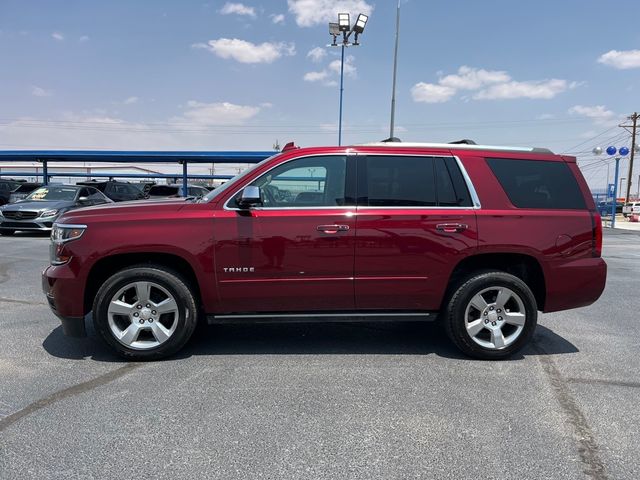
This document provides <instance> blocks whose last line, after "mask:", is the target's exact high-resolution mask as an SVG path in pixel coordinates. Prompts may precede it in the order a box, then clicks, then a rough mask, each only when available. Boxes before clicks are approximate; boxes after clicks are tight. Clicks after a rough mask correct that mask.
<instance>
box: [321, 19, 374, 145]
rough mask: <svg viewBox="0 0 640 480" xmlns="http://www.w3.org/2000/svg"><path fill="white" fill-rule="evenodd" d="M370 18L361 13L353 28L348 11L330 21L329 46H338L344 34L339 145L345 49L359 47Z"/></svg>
mask: <svg viewBox="0 0 640 480" xmlns="http://www.w3.org/2000/svg"><path fill="white" fill-rule="evenodd" d="M368 20H369V16H368V15H364V14H363V13H361V14H360V15H358V18H357V19H356V22H355V23H354V24H353V28H351V20H350V15H349V14H348V13H339V14H338V23H333V22H330V23H329V35H331V36H332V37H333V43H331V45H328V46H329V47H337V46H338V44H337V38H338V35H340V34H342V42H341V43H340V49H341V52H340V105H339V113H338V146H340V145H342V100H343V94H344V49H345V48H346V47H349V46H354V47H357V46H358V45H360V43H358V35H361V34H362V32H364V27H365V25H366V24H367V21H368ZM353 33H355V38H354V40H353V43H351V42H350V41H349V37H351V34H353Z"/></svg>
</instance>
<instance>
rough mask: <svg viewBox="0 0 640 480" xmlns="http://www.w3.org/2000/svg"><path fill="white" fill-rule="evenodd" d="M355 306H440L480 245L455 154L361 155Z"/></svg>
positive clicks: (413, 307) (395, 308)
mask: <svg viewBox="0 0 640 480" xmlns="http://www.w3.org/2000/svg"><path fill="white" fill-rule="evenodd" d="M359 161H360V163H359V165H358V209H357V238H356V256H355V292H356V307H357V308H358V309H370V310H415V311H428V310H437V309H438V308H439V307H440V302H441V300H442V296H443V294H444V291H445V289H446V287H447V285H448V282H449V276H450V274H451V271H452V269H453V266H455V265H456V264H457V263H458V262H459V261H460V260H461V259H462V258H464V257H465V256H466V255H468V254H469V253H470V252H472V251H474V250H475V249H476V247H477V241H478V240H477V222H476V214H475V210H474V209H473V205H472V201H471V195H470V192H469V190H468V188H467V186H466V183H465V181H464V177H463V176H462V174H461V172H460V169H459V165H458V163H457V161H456V160H455V158H453V157H446V156H442V157H430V156H401V155H394V156H389V155H380V156H371V155H369V156H367V157H366V158H363V157H359Z"/></svg>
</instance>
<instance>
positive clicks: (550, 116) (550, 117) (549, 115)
mask: <svg viewBox="0 0 640 480" xmlns="http://www.w3.org/2000/svg"><path fill="white" fill-rule="evenodd" d="M554 118H556V116H555V115H554V114H553V113H541V114H540V115H538V116H537V117H536V120H553V119H554Z"/></svg>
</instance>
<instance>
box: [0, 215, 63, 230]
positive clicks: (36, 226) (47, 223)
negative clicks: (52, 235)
mask: <svg viewBox="0 0 640 480" xmlns="http://www.w3.org/2000/svg"><path fill="white" fill-rule="evenodd" d="M56 218H57V215H56V216H53V217H36V218H33V219H29V220H17V219H9V218H6V217H0V229H1V230H26V231H32V232H50V231H51V228H52V227H53V222H55V221H56Z"/></svg>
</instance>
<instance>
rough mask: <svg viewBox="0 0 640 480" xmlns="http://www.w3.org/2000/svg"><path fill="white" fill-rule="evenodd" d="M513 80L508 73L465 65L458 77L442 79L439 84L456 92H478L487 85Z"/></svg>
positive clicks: (459, 71)
mask: <svg viewBox="0 0 640 480" xmlns="http://www.w3.org/2000/svg"><path fill="white" fill-rule="evenodd" d="M509 80H511V77H510V76H509V75H507V72H503V71H491V70H485V69H483V68H471V67H467V66H465V65H463V66H462V67H460V68H459V69H458V74H457V75H447V76H445V77H442V78H441V79H440V80H439V81H438V83H439V84H440V85H443V86H445V87H451V88H454V89H456V90H477V89H479V88H481V87H484V86H485V85H490V84H493V83H504V82H508V81H509Z"/></svg>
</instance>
